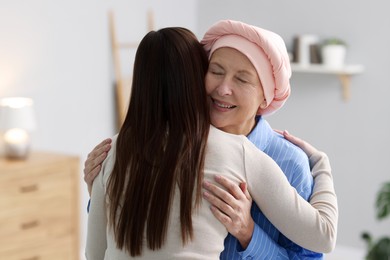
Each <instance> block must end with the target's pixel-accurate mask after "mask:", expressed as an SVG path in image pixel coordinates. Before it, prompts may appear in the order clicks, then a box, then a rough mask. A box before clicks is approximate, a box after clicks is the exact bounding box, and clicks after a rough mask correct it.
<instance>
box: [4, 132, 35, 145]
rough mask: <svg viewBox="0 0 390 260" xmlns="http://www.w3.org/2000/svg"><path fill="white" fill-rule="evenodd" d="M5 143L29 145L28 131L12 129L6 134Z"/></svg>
mask: <svg viewBox="0 0 390 260" xmlns="http://www.w3.org/2000/svg"><path fill="white" fill-rule="evenodd" d="M4 141H5V142H6V143H7V144H27V143H29V137H28V133H27V131H25V130H23V129H19V128H12V129H10V130H8V131H7V132H5V134H4Z"/></svg>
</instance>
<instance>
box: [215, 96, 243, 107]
mask: <svg viewBox="0 0 390 260" xmlns="http://www.w3.org/2000/svg"><path fill="white" fill-rule="evenodd" d="M211 101H212V102H213V105H214V106H215V107H217V108H220V109H233V108H235V107H237V106H234V105H230V104H228V103H225V102H221V101H218V100H215V99H213V98H211Z"/></svg>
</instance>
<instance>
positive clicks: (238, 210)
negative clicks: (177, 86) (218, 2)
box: [84, 20, 338, 259]
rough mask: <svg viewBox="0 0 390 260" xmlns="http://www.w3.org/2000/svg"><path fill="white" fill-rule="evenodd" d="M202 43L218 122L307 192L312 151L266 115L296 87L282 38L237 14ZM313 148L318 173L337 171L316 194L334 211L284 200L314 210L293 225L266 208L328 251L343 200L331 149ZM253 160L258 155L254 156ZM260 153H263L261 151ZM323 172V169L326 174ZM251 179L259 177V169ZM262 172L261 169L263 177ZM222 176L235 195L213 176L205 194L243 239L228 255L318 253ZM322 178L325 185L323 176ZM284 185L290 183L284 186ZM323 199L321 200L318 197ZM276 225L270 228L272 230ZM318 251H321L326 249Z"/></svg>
mask: <svg viewBox="0 0 390 260" xmlns="http://www.w3.org/2000/svg"><path fill="white" fill-rule="evenodd" d="M202 43H203V44H204V47H205V49H206V51H208V52H209V58H210V67H209V71H208V73H207V75H206V90H207V92H208V94H209V97H210V100H209V101H210V110H211V114H210V116H211V122H212V124H213V125H214V126H216V127H217V128H219V129H220V130H223V131H225V132H228V133H232V134H238V135H245V136H247V137H248V138H249V140H250V141H252V142H253V143H254V144H255V145H256V146H257V147H258V148H259V149H260V150H262V151H264V152H265V153H267V154H268V155H270V156H271V157H272V158H273V159H274V160H275V161H276V162H277V163H278V165H279V166H280V167H281V168H282V170H283V171H284V173H285V175H286V176H287V179H288V180H289V181H290V183H291V184H292V185H293V186H294V187H295V188H296V190H297V191H298V194H300V195H302V196H303V197H304V198H305V199H308V197H309V196H310V194H311V190H312V185H313V182H312V177H311V175H310V166H309V164H308V158H307V156H306V155H305V154H304V152H303V151H302V150H300V149H299V148H297V147H296V146H294V145H292V144H291V143H289V142H288V141H286V140H285V139H284V138H283V136H281V135H278V134H276V133H274V132H273V131H272V129H271V128H270V127H269V125H268V123H267V122H265V120H264V119H263V118H262V115H266V114H272V113H273V112H275V111H276V110H278V109H279V108H280V107H282V106H283V104H284V102H285V101H286V99H287V98H288V96H289V94H290V85H289V78H290V76H291V69H290V64H289V61H288V55H287V51H286V48H285V45H284V42H283V40H282V39H281V38H280V36H278V35H276V34H275V33H272V32H270V31H267V30H264V29H261V28H258V27H255V26H251V25H247V24H244V23H241V22H237V21H228V20H225V21H220V22H218V23H216V24H215V25H214V26H212V27H211V28H210V29H209V30H208V32H207V33H206V34H205V37H204V38H203V40H202ZM107 147H109V146H108V145H99V146H98V147H97V148H96V149H95V150H94V151H93V152H91V153H90V156H89V158H88V160H87V162H86V164H85V170H84V172H85V180H86V182H87V183H88V184H91V183H92V180H93V178H94V176H96V174H97V172H99V170H100V168H99V166H97V165H100V163H101V161H102V160H103V159H104V157H105V153H102V151H107ZM97 155H99V156H100V157H99V156H97ZM311 155H312V156H311V157H310V160H311V162H312V163H314V162H318V161H323V162H322V163H323V164H321V163H320V165H322V166H325V168H324V169H325V170H324V169H318V168H316V169H314V171H313V174H314V175H315V176H317V175H318V174H319V176H321V174H324V173H326V174H325V175H326V176H328V177H327V178H328V181H329V177H330V182H328V183H327V184H326V185H325V186H321V187H322V188H323V191H326V193H327V195H325V194H324V192H323V191H322V192H318V193H316V194H313V196H312V200H311V203H312V204H313V203H317V206H318V205H320V207H322V206H324V207H323V208H322V209H323V210H324V211H323V212H326V215H327V217H325V218H324V216H323V215H322V213H321V212H320V211H312V208H311V209H310V207H308V206H307V205H306V206H304V207H303V208H301V207H300V206H298V204H296V203H292V201H291V200H289V201H288V203H286V204H285V205H284V206H285V207H286V209H290V210H296V211H298V212H299V211H302V210H303V211H304V212H305V213H307V214H308V215H307V216H308V218H307V219H306V218H305V219H302V222H300V224H295V225H291V224H290V223H289V222H288V221H286V220H290V221H291V223H297V222H294V221H297V219H294V217H293V216H291V219H289V217H287V216H283V215H282V214H281V212H276V211H275V210H274V209H273V208H272V206H271V207H269V206H265V205H264V204H263V205H260V206H262V210H263V211H264V213H265V215H267V217H269V219H270V220H272V223H274V224H275V225H276V226H277V227H278V228H279V230H281V231H282V232H283V233H284V234H285V235H286V236H287V237H289V238H292V239H294V241H295V242H297V243H299V244H300V245H303V246H305V247H308V248H310V249H311V250H314V251H319V252H328V251H330V250H332V249H333V247H334V244H335V240H336V234H337V211H338V210H337V200H336V197H335V194H334V190H333V185H330V186H329V184H331V183H332V182H331V175H330V169H329V167H328V166H327V163H328V162H327V158H326V156H325V157H319V156H318V152H313V151H312V154H311ZM324 158H325V159H324ZM252 159H253V160H255V158H252ZM259 160H261V159H260V157H259ZM221 163H223V162H221ZM96 167H98V168H96ZM322 177H324V176H323V175H322ZM251 178H252V179H253V178H254V176H251ZM260 178H261V177H260V176H259V180H260ZM217 181H218V182H219V183H220V184H221V185H222V186H225V187H226V189H227V190H228V191H229V192H230V193H231V195H233V196H231V195H229V194H228V193H227V192H225V191H223V190H221V189H219V188H218V187H217V186H215V185H213V184H212V183H210V182H206V183H205V185H204V187H205V188H206V189H207V190H208V191H209V192H208V193H206V195H205V199H207V200H208V201H210V203H211V204H212V205H213V207H212V212H213V214H214V216H216V218H217V219H218V220H219V221H220V222H222V224H224V225H225V227H226V228H227V230H228V231H229V232H231V234H232V235H233V236H235V237H237V238H238V241H239V243H238V242H237V240H235V238H233V237H232V236H229V237H228V238H227V239H226V240H225V249H227V250H225V251H224V252H223V253H222V254H221V258H224V259H237V258H245V257H246V256H251V257H253V258H259V259H274V258H276V257H279V258H283V257H284V258H289V257H298V258H299V259H303V258H302V255H299V254H300V252H301V253H302V252H303V253H304V254H306V255H307V254H313V256H315V254H314V253H311V252H308V251H305V250H303V249H302V248H300V247H299V246H297V245H292V244H291V242H290V241H288V240H287V239H286V238H285V237H282V236H281V235H280V233H279V231H278V229H276V228H275V227H274V226H273V225H272V224H271V223H270V222H269V220H268V219H267V218H266V217H265V216H264V215H263V213H262V212H261V211H260V209H259V207H258V206H257V205H256V204H255V203H254V205H253V210H252V217H251V216H250V215H249V207H250V205H251V199H250V197H249V195H248V194H247V192H246V193H243V192H242V191H241V190H240V189H239V188H238V186H237V185H236V184H234V185H232V182H231V181H230V180H229V179H227V178H224V177H221V178H218V179H217ZM281 181H282V180H281ZM282 182H283V181H282ZM324 183H326V182H324ZM324 183H322V185H323V184H324ZM294 184H296V185H294ZM316 185H317V186H318V184H317V183H316ZM248 186H249V190H250V192H251V194H252V195H253V196H254V199H255V200H256V201H259V199H264V198H259V197H258V196H257V195H256V194H258V193H257V191H256V187H254V186H253V183H250V182H249V183H248ZM281 187H283V188H282V189H280V190H279V189H277V188H281ZM317 188H318V187H317ZM244 190H245V188H244ZM271 190H272V191H273V192H272V193H270V194H268V195H269V196H270V197H269V199H270V200H272V199H276V198H277V197H278V196H279V195H280V196H282V194H284V195H285V193H286V192H288V193H289V192H291V190H290V189H289V188H288V187H287V186H285V185H284V186H283V185H281V186H280V187H274V189H271ZM262 192H264V191H262ZM263 195H264V193H263ZM291 196H293V197H294V198H295V199H298V197H297V195H296V194H295V195H293V193H291ZM271 197H272V198H271ZM318 198H321V199H320V200H318ZM221 199H222V200H221ZM313 199H314V200H315V201H316V202H314V201H313ZM321 200H323V201H327V202H326V203H325V204H327V205H321V203H323V201H322V202H321ZM274 202H275V204H277V203H276V202H278V203H279V201H277V200H276V201H274ZM248 205H249V206H248ZM306 210H307V212H306ZM300 213H302V212H300ZM304 215H305V214H304ZM309 216H311V217H312V218H310V217H309ZM308 223H309V224H308ZM200 224H201V223H200ZM203 224H205V225H206V224H207V223H203ZM307 225H308V226H311V228H313V227H315V226H317V227H319V229H318V233H317V234H315V235H313V234H312V233H310V232H308V230H310V228H308V227H307ZM265 228H267V229H268V230H265ZM269 230H271V232H267V231H269ZM305 230H306V231H305ZM301 232H302V233H301ZM299 233H301V234H302V235H299ZM215 241H217V240H215ZM215 241H214V242H215ZM218 241H219V240H218ZM208 243H209V244H208V246H209V247H210V248H211V249H212V248H214V246H215V244H214V243H211V241H208ZM299 248H300V249H299ZM315 257H321V255H319V256H318V255H317V256H315Z"/></svg>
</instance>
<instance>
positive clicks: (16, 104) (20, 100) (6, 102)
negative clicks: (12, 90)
mask: <svg viewBox="0 0 390 260" xmlns="http://www.w3.org/2000/svg"><path fill="white" fill-rule="evenodd" d="M32 105H33V100H32V99H31V98H24V97H10V98H3V99H1V100H0V106H7V107H11V108H21V107H25V106H32Z"/></svg>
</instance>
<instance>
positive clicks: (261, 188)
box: [245, 150, 338, 252]
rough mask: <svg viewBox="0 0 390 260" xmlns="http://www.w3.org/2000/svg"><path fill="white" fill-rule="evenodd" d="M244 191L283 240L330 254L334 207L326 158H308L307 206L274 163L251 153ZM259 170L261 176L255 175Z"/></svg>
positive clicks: (334, 227)
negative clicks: (311, 184)
mask: <svg viewBox="0 0 390 260" xmlns="http://www.w3.org/2000/svg"><path fill="white" fill-rule="evenodd" d="M245 156H246V158H245V160H246V169H247V180H248V187H249V190H250V191H251V194H252V197H253V199H254V200H255V201H256V203H257V205H258V206H259V207H260V208H261V210H262V212H263V213H264V215H265V216H266V217H267V218H268V219H269V220H270V221H271V222H272V223H273V224H274V225H275V227H276V228H278V229H279V230H280V231H281V232H282V233H283V234H284V235H285V236H286V237H288V238H289V239H291V240H292V241H294V242H295V243H296V244H298V245H300V246H302V247H304V248H307V249H310V250H313V251H316V252H330V251H331V250H333V248H334V246H335V243H336V235H337V219H338V207H337V198H336V194H335V191H334V187H333V178H332V174H331V169H330V164H329V160H328V157H327V156H326V154H324V153H322V152H318V151H317V152H314V153H312V154H311V156H310V157H309V159H310V164H311V166H313V177H314V181H315V183H314V188H313V194H312V196H311V199H310V204H309V203H308V202H307V201H305V200H304V199H303V198H302V197H300V196H299V194H298V193H297V192H296V190H295V189H294V188H293V187H291V186H290V184H289V183H288V181H287V179H286V178H285V176H284V174H283V173H282V172H281V170H280V169H279V168H278V167H276V163H275V162H274V161H272V160H270V158H268V159H267V157H266V156H265V155H263V158H264V159H263V160H262V162H261V163H260V164H258V163H257V162H258V161H256V158H258V156H259V155H257V156H256V155H255V154H254V152H253V150H252V151H250V150H248V151H246V153H245ZM258 169H262V171H261V173H260V174H261V176H263V178H259V177H258V176H259V175H258V174H255V172H256V171H257V172H258V171H259V170H258Z"/></svg>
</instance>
